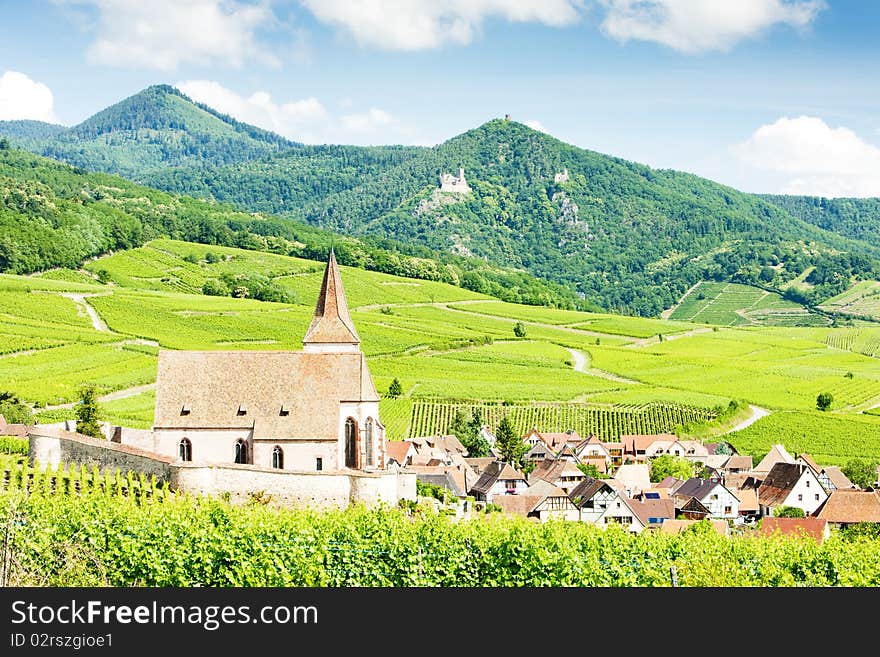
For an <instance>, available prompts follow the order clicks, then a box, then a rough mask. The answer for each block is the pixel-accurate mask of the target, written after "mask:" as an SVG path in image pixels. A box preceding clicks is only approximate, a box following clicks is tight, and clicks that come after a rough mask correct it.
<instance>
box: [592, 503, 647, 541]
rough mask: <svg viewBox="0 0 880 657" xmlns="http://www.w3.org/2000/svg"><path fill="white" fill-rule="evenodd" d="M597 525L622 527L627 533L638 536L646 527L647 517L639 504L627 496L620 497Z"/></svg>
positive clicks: (610, 505)
mask: <svg viewBox="0 0 880 657" xmlns="http://www.w3.org/2000/svg"><path fill="white" fill-rule="evenodd" d="M595 524H596V525H598V526H599V527H608V526H610V525H620V526H622V527H623V528H624V529H626V530H627V531H630V532H633V533H636V534H637V533H639V532H641V531H642V530H643V529H644V528H645V527H646V525H647V517H646V512H645V511H644V510H643V509H642V508H641V507H640V506H638V502H636V501H635V500H633V499H631V498H629V497H627V496H626V495H619V496H618V498H617V499H616V500H614V502H612V503H611V504H609V505H608V508H607V509H606V510H605V513H603V514H602V515H601V516H600V517H599V518H598V520H596V523H595Z"/></svg>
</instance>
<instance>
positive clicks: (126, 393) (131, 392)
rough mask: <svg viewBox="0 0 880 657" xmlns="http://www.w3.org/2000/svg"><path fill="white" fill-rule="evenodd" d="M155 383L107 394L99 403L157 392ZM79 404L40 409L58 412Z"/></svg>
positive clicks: (72, 403) (99, 399) (71, 403)
mask: <svg viewBox="0 0 880 657" xmlns="http://www.w3.org/2000/svg"><path fill="white" fill-rule="evenodd" d="M155 389H156V384H155V383H145V384H144V385H142V386H134V387H133V388H125V389H124V390H115V391H113V392H110V393H107V394H106V395H104V396H102V397H98V401H99V402H109V401H115V400H117V399H126V398H128V397H134V396H135V395H139V394H141V393H142V392H149V391H150V390H155ZM76 404H77V402H70V403H68V404H56V405H54V406H46V407H45V408H41V409H39V410H40V411H57V410H59V409H62V408H73V407H74V406H76Z"/></svg>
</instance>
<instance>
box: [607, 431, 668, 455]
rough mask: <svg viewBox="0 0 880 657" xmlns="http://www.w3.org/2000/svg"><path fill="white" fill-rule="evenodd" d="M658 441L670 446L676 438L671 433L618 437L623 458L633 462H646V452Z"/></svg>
mask: <svg viewBox="0 0 880 657" xmlns="http://www.w3.org/2000/svg"><path fill="white" fill-rule="evenodd" d="M658 440H660V441H664V442H665V443H667V444H669V445H671V444H673V443H674V442H676V441H677V440H678V436H676V435H675V434H671V433H660V434H625V435H622V436H620V442H621V443H622V444H623V458H624V460H626V459H630V460H633V461H646V460H647V459H648V456H647V450H648V448H649V447H650V446H651V445H653V444H654V443H655V442H657V441H658Z"/></svg>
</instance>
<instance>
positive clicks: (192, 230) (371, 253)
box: [0, 138, 590, 309]
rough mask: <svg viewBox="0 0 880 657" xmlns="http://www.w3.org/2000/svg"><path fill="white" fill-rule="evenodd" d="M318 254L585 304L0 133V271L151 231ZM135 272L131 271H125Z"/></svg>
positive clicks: (528, 282) (97, 251)
mask: <svg viewBox="0 0 880 657" xmlns="http://www.w3.org/2000/svg"><path fill="white" fill-rule="evenodd" d="M160 236H165V237H171V238H174V239H180V240H186V241H190V242H200V243H203V244H216V245H224V246H236V247H239V248H245V249H251V250H262V251H271V252H273V253H281V254H285V255H294V256H300V257H305V258H311V259H317V260H324V259H325V258H326V255H327V251H328V250H329V248H330V244H331V242H332V243H333V244H334V245H335V249H336V254H337V258H338V259H339V261H340V262H341V263H342V264H346V265H351V266H355V267H361V268H364V269H371V270H374V271H380V272H385V273H389V274H397V275H401V276H408V277H411V278H422V279H426V280H433V281H441V282H445V283H451V284H453V285H460V286H462V287H467V288H469V289H475V290H476V289H479V290H484V291H487V293H488V294H491V295H492V296H496V297H498V298H501V299H504V300H508V301H514V302H520V303H530V304H543V305H555V306H560V307H564V308H575V307H580V308H584V309H589V308H590V306H589V304H587V303H586V302H584V301H582V300H580V299H579V298H578V297H577V296H576V295H575V294H574V293H573V292H572V291H571V290H568V289H567V288H564V287H562V286H561V285H559V284H557V283H553V282H548V281H542V280H538V279H537V278H535V277H534V276H532V275H530V274H528V273H527V272H522V271H513V270H511V269H509V268H503V267H498V266H492V265H488V264H487V263H486V262H485V261H482V260H478V259H474V258H470V259H469V258H463V257H455V256H449V255H444V254H436V253H432V252H431V251H430V250H428V249H427V248H425V247H418V246H411V245H403V244H398V243H395V242H393V241H392V240H380V239H377V238H367V239H357V238H351V237H345V236H341V235H334V234H333V233H331V232H329V231H327V230H323V229H320V228H316V227H313V226H308V225H303V224H300V223H298V222H296V221H292V220H289V219H286V220H282V219H278V218H274V217H271V216H265V215H261V214H256V213H255V214H251V213H245V212H241V211H239V210H236V209H234V208H232V207H231V206H228V205H223V204H219V203H216V202H213V201H205V200H199V199H194V198H189V197H186V196H179V195H175V194H169V193H166V192H162V191H158V190H155V189H150V188H148V187H144V186H141V185H138V184H136V183H132V182H130V181H128V180H125V179H124V178H120V177H118V176H114V175H108V174H101V173H85V172H82V171H79V170H77V169H75V168H73V167H71V166H70V165H67V164H62V163H60V162H56V161H55V160H51V159H47V158H43V157H39V156H36V155H33V154H31V153H28V152H25V151H21V150H17V149H14V148H11V147H10V145H9V142H8V141H7V140H5V139H2V138H0V272H7V273H14V274H25V273H30V272H36V271H41V270H46V269H50V268H54V267H65V268H77V267H79V266H80V265H81V264H82V263H83V261H85V260H86V259H88V258H92V257H94V256H98V255H102V254H105V253H108V252H111V251H118V250H122V249H129V248H133V247H137V246H140V245H142V244H144V243H145V242H147V241H149V240H151V239H153V238H155V237H160ZM131 274H132V275H133V276H135V277H136V276H137V275H138V274H137V272H132V273H131Z"/></svg>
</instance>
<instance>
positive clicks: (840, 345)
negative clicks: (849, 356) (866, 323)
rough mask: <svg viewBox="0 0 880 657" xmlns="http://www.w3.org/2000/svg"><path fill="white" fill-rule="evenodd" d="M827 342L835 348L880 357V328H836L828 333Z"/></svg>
mask: <svg viewBox="0 0 880 657" xmlns="http://www.w3.org/2000/svg"><path fill="white" fill-rule="evenodd" d="M825 343H826V344H827V345H828V346H829V347H833V348H835V349H845V350H846V351H853V352H855V353H857V354H864V355H865V356H872V357H874V358H880V328H846V329H836V330H834V331H831V332H830V333H829V334H828V337H827V338H825Z"/></svg>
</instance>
